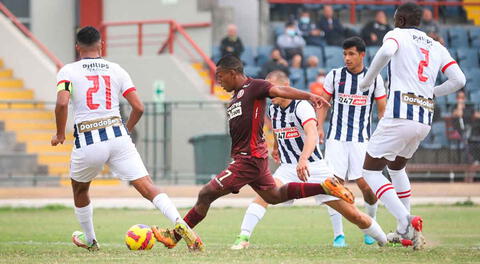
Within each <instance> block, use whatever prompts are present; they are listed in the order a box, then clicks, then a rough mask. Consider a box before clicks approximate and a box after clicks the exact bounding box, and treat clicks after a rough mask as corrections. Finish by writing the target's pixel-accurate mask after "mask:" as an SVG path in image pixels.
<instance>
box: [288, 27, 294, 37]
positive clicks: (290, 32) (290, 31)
mask: <svg viewBox="0 0 480 264" xmlns="http://www.w3.org/2000/svg"><path fill="white" fill-rule="evenodd" d="M295 34H296V32H295V29H287V35H289V36H292V37H293V36H295Z"/></svg>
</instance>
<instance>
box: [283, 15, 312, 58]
mask: <svg viewBox="0 0 480 264" xmlns="http://www.w3.org/2000/svg"><path fill="white" fill-rule="evenodd" d="M277 46H278V48H279V49H280V50H281V52H282V54H284V55H285V58H286V59H287V60H290V59H291V58H293V56H294V55H295V54H300V55H302V54H303V47H305V40H304V39H303V38H302V37H301V36H300V35H299V34H298V32H297V28H296V26H295V24H294V23H292V22H288V23H287V24H286V25H285V33H283V34H282V35H280V36H278V39H277Z"/></svg>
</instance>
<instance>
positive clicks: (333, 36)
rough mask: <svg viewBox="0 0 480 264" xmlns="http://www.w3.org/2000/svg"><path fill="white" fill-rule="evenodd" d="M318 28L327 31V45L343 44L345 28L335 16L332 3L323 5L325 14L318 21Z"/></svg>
mask: <svg viewBox="0 0 480 264" xmlns="http://www.w3.org/2000/svg"><path fill="white" fill-rule="evenodd" d="M318 28H319V29H320V30H322V31H323V32H325V40H326V42H327V45H333V46H341V45H342V43H343V39H344V38H345V29H344V28H343V25H342V23H340V20H339V19H338V18H335V17H334V16H333V8H332V6H331V5H326V6H324V7H323V16H322V18H321V19H320V21H319V22H318Z"/></svg>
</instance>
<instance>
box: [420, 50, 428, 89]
mask: <svg viewBox="0 0 480 264" xmlns="http://www.w3.org/2000/svg"><path fill="white" fill-rule="evenodd" d="M420 51H421V52H422V53H423V55H425V60H421V61H420V63H419V64H418V79H419V80H420V81H421V82H426V81H427V80H428V77H427V76H425V75H423V68H425V67H428V62H429V61H430V58H429V55H428V53H429V52H428V50H426V49H422V48H420Z"/></svg>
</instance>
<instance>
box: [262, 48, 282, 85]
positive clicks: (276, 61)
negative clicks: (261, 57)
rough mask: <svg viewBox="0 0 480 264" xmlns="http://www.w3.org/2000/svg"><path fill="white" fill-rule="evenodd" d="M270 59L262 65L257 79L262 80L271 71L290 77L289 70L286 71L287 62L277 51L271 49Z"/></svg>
mask: <svg viewBox="0 0 480 264" xmlns="http://www.w3.org/2000/svg"><path fill="white" fill-rule="evenodd" d="M270 58H271V59H270V60H269V61H267V62H265V63H264V64H263V65H262V69H261V71H260V74H259V77H260V78H262V79H264V78H265V77H267V74H269V73H270V72H272V71H282V72H284V73H285V74H286V75H287V76H288V75H290V70H289V69H288V62H287V61H286V60H285V59H284V58H282V55H281V53H280V50H279V49H273V50H272V53H271V57H270Z"/></svg>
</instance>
